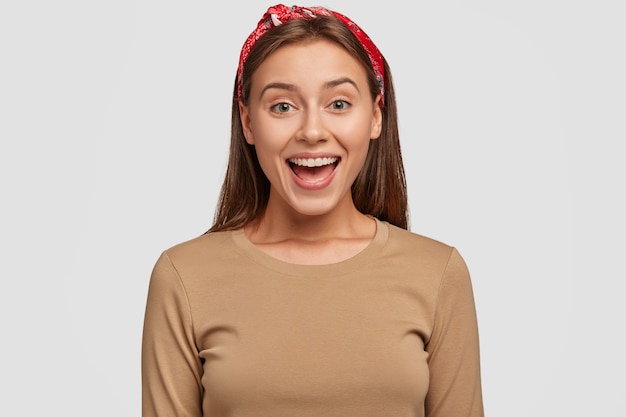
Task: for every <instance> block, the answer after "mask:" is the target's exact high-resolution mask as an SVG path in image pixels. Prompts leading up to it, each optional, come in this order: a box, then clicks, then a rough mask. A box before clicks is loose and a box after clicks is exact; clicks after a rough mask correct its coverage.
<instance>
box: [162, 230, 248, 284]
mask: <svg viewBox="0 0 626 417" xmlns="http://www.w3.org/2000/svg"><path fill="white" fill-rule="evenodd" d="M231 234H232V232H229V231H225V232H211V233H205V234H203V235H201V236H197V237H195V238H192V239H189V240H187V241H183V242H180V243H177V244H175V245H173V246H171V247H169V248H167V249H165V250H164V251H163V252H162V254H161V257H160V258H159V260H158V261H157V264H158V263H162V262H166V263H168V264H170V265H171V266H170V268H172V269H173V270H175V271H176V273H177V275H179V276H180V278H181V279H182V280H183V281H185V282H187V281H189V280H194V278H201V276H206V274H207V273H209V274H211V273H213V272H218V271H220V270H222V269H224V268H226V267H227V266H228V265H233V264H236V263H237V262H240V258H241V256H240V253H239V251H238V250H237V248H236V247H235V245H234V244H233V240H232V237H231Z"/></svg>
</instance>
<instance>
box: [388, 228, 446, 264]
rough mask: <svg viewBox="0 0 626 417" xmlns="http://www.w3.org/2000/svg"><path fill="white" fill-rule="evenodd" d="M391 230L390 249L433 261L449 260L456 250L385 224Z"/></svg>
mask: <svg viewBox="0 0 626 417" xmlns="http://www.w3.org/2000/svg"><path fill="white" fill-rule="evenodd" d="M384 224H385V225H386V226H387V228H388V230H389V238H388V246H389V247H390V249H393V250H398V251H402V252H409V253H412V254H414V255H418V254H419V255H420V257H422V256H423V257H428V258H431V259H440V258H445V259H447V258H449V257H450V255H451V254H452V252H453V251H454V250H455V249H454V247H453V246H450V245H449V244H446V243H444V242H441V241H439V240H436V239H433V238H430V237H428V236H424V235H421V234H419V233H415V232H411V231H409V230H406V229H402V228H400V227H397V226H394V225H392V224H389V223H384Z"/></svg>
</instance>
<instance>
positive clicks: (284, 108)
mask: <svg viewBox="0 0 626 417" xmlns="http://www.w3.org/2000/svg"><path fill="white" fill-rule="evenodd" d="M270 109H271V110H272V111H274V112H276V113H287V112H289V111H290V110H292V109H293V106H292V105H291V104H289V103H277V104H274V105H273V106H272V107H270Z"/></svg>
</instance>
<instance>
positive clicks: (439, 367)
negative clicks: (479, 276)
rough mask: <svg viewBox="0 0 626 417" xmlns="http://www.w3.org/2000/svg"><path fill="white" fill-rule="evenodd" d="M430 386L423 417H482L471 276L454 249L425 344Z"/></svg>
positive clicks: (476, 327) (476, 332) (478, 356)
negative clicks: (429, 334) (431, 327)
mask: <svg viewBox="0 0 626 417" xmlns="http://www.w3.org/2000/svg"><path fill="white" fill-rule="evenodd" d="M426 351H427V352H428V354H429V358H428V366H429V370H430V386H429V390H428V394H427V396H426V403H425V407H426V416H427V417H450V416H455V417H482V416H483V415H484V412H483V401H482V389H481V377H480V354H479V346H478V325H477V319H476V309H475V305H474V295H473V291H472V284H471V281H470V275H469V272H468V269H467V266H466V264H465V262H464V261H463V258H462V257H461V255H460V254H459V253H458V252H457V250H456V249H452V253H451V256H450V259H449V260H448V265H447V267H446V270H445V272H444V276H443V278H442V281H441V286H440V288H439V294H438V299H437V306H436V310H435V320H434V326H433V332H432V334H431V337H430V339H429V340H428V343H427V345H426Z"/></svg>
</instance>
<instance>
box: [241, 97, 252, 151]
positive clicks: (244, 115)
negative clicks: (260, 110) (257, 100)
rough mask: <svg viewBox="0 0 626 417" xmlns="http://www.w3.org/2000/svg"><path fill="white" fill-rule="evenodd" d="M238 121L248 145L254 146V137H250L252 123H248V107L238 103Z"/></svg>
mask: <svg viewBox="0 0 626 417" xmlns="http://www.w3.org/2000/svg"><path fill="white" fill-rule="evenodd" d="M239 119H241V127H242V128H243V136H244V137H245V138H246V142H248V144H249V145H254V136H253V135H252V123H250V113H249V111H248V107H247V106H246V105H245V104H243V103H242V102H241V100H240V101H239Z"/></svg>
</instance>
